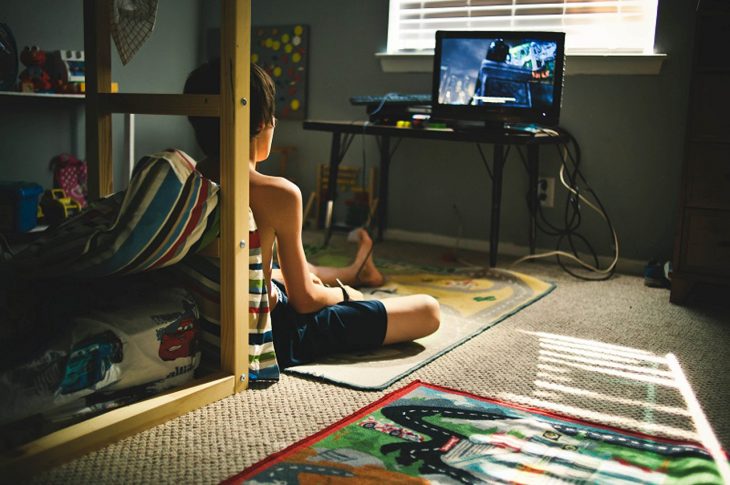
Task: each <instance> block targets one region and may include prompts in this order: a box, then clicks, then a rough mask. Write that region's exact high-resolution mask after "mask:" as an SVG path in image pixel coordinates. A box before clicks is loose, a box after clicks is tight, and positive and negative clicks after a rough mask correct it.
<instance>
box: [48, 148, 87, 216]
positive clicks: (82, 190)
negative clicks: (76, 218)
mask: <svg viewBox="0 0 730 485" xmlns="http://www.w3.org/2000/svg"><path fill="white" fill-rule="evenodd" d="M48 168H49V169H50V170H52V171H53V186H54V187H55V188H57V189H63V190H64V192H65V193H66V196H68V197H71V198H72V199H73V200H75V201H76V202H77V203H78V205H79V206H80V207H81V208H84V207H86V193H87V185H86V180H87V177H88V175H87V168H86V162H84V161H82V160H79V159H78V158H76V157H75V156H73V155H71V154H70V153H61V154H60V155H56V156H55V157H53V158H52V159H51V162H50V164H49V167H48Z"/></svg>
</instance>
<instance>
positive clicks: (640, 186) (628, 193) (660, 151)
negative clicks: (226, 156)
mask: <svg viewBox="0 0 730 485" xmlns="http://www.w3.org/2000/svg"><path fill="white" fill-rule="evenodd" d="M694 3H695V2H689V1H681V2H675V1H669V0H662V1H661V2H660V4H661V5H660V7H659V14H658V22H657V23H658V26H657V34H656V48H657V51H658V52H664V53H667V54H668V60H667V61H666V62H665V64H664V66H663V68H662V71H661V73H660V74H659V75H652V76H627V75H621V76H619V75H616V76H578V75H576V76H570V75H569V76H568V77H567V79H566V81H565V92H564V99H563V109H562V116H561V125H562V126H564V127H565V128H567V129H568V130H570V131H571V132H572V133H573V134H574V135H575V137H576V138H577V140H578V141H579V143H580V146H581V149H582V153H583V164H582V166H583V168H584V173H585V175H586V177H587V179H588V181H589V183H590V184H591V186H592V187H593V188H594V189H595V191H596V192H597V194H598V195H599V197H600V198H601V201H602V202H603V203H604V205H605V207H606V208H607V210H608V213H609V215H610V217H611V219H612V221H613V222H614V224H615V226H616V229H617V231H618V234H619V241H620V247H621V252H622V255H623V256H624V257H627V258H632V259H638V260H646V259H649V258H651V257H661V258H669V257H670V256H671V251H672V247H673V235H674V226H675V213H676V209H677V199H678V194H679V181H680V172H681V162H682V157H683V150H684V148H683V147H684V134H685V120H684V118H685V113H686V108H687V92H688V82H689V78H688V72H689V63H690V44H691V35H692V18H693V11H694ZM253 9H254V10H253V23H254V25H276V24H281V25H286V24H292V23H305V24H308V25H310V27H311V43H310V46H311V53H310V54H311V55H310V59H309V69H310V70H309V103H308V116H309V118H312V119H336V120H356V119H360V120H362V119H364V118H365V112H364V109H363V108H362V107H355V106H351V105H350V103H349V97H350V96H352V95H355V94H384V93H386V92H389V91H400V92H416V93H421V92H422V93H427V92H430V86H431V78H430V74H394V73H383V72H382V70H381V69H380V65H379V63H378V61H377V60H376V59H375V57H374V56H373V53H375V52H381V51H384V50H385V46H386V41H387V19H388V1H387V0H368V1H367V2H363V1H360V0H317V1H316V2H315V1H308V2H302V1H299V0H268V1H266V2H254V6H253ZM568 62H569V61H568ZM567 69H568V72H569V71H570V64H569V63H568V65H567ZM275 143H280V144H291V145H296V146H297V147H298V152H297V154H296V156H295V157H294V158H295V159H294V161H293V163H290V164H289V167H291V168H290V169H289V170H291V173H292V175H293V176H294V177H295V178H296V180H297V182H298V183H299V184H300V185H301V186H302V191H303V193H304V196H305V198H306V197H307V195H308V194H309V192H310V191H311V190H312V188H313V187H314V174H315V166H316V165H317V164H319V163H325V162H327V161H328V157H329V143H330V136H329V135H328V134H325V133H321V132H308V131H304V130H302V128H301V123H298V122H293V121H291V122H281V123H280V124H279V127H277V132H276V137H275ZM484 148H485V149H486V150H485V151H486V152H487V153H491V151H490V147H488V146H487V147H484ZM541 153H542V160H543V161H544V163H542V167H541V171H542V172H543V173H544V174H545V175H557V171H558V169H559V164H558V160H559V159H558V157H557V152H556V151H555V150H554V149H552V148H544V149H543V150H542V152H541ZM366 155H367V156H366V159H367V163H368V164H377V156H378V154H377V151H376V148H375V145H374V144H373V142H372V141H369V142H368V143H366ZM344 163H347V164H354V165H361V164H362V142H361V141H360V140H356V141H355V142H354V143H353V146H352V147H351V149H350V151H349V153H348V156H347V158H346V159H345V162H344ZM272 166H273V167H272V171H274V172H275V166H276V162H275V161H274V162H273V163H272ZM504 180H505V192H504V196H503V209H502V226H501V227H502V234H501V238H500V239H501V241H503V242H505V241H509V242H513V243H515V244H519V245H523V246H525V245H526V244H527V209H526V203H525V193H526V188H527V187H526V174H525V172H524V169H523V167H522V164H521V162H520V159H519V157H518V156H517V154H516V153H512V154H511V155H510V158H509V160H508V163H507V167H506V172H505V179H504ZM559 194H560V192H559ZM390 197H391V200H390V204H389V207H388V212H389V215H388V227H390V228H398V229H404V230H409V231H415V232H428V233H435V234H439V235H446V236H452V237H455V236H457V234H458V233H459V232H460V228H459V222H458V221H459V219H461V221H462V224H463V227H462V228H461V232H462V235H463V237H465V238H471V239H482V240H486V239H488V224H489V213H488V209H489V201H490V189H489V186H488V179H487V176H486V173H485V170H484V167H483V165H482V162H481V160H480V157H479V153H478V151H477V149H476V147H475V146H474V145H471V144H461V143H446V142H435V141H416V140H404V141H403V142H402V144H401V145H400V148H399V149H398V152H397V153H396V155H395V157H394V159H393V163H392V167H391V187H390ZM457 211H458V214H459V215H460V217H457V216H456V214H457ZM547 215H548V217H551V218H552V219H553V220H554V221H555V222H558V221H560V220H561V216H562V212H561V210H560V209H547ZM581 228H582V229H584V230H583V231H582V232H583V234H584V235H585V236H586V237H587V238H588V239H589V240H590V241H591V243H592V244H594V246H595V247H596V248H597V249H598V250H599V252H600V253H601V254H604V255H610V254H612V252H611V249H610V246H609V244H608V243H609V234H608V232H607V229H606V227H605V225H604V224H603V222H602V220H601V219H599V217H598V216H596V215H593V213H590V212H589V211H588V210H587V209H585V208H584V222H583V225H582V226H581ZM538 243H539V245H540V246H543V247H552V246H553V245H554V244H555V241H554V239H552V238H548V237H544V236H543V237H541V238H540V239H539V241H538Z"/></svg>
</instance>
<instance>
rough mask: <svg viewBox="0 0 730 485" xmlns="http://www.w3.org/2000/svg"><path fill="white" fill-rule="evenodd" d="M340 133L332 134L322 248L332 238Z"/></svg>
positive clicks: (339, 159)
mask: <svg viewBox="0 0 730 485" xmlns="http://www.w3.org/2000/svg"><path fill="white" fill-rule="evenodd" d="M341 137H342V133H340V132H338V131H334V132H332V147H331V148H330V173H329V178H328V181H327V202H326V206H325V216H324V228H325V234H324V246H327V245H328V244H329V242H330V238H331V237H332V212H333V210H334V205H335V198H336V197H337V172H338V170H339V168H340V161H341V158H340V139H341Z"/></svg>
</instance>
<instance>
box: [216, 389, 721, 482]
mask: <svg viewBox="0 0 730 485" xmlns="http://www.w3.org/2000/svg"><path fill="white" fill-rule="evenodd" d="M244 481H245V482H246V483H281V484H284V483H297V484H299V483H341V482H343V483H344V481H348V483H350V482H352V483H420V484H425V483H454V484H457V483H523V484H532V483H626V484H629V483H646V484H648V483H657V484H658V483H707V484H710V483H722V479H721V477H720V473H719V471H718V467H717V464H716V462H715V461H714V460H713V458H712V456H711V455H710V453H709V452H708V451H707V450H706V449H705V448H704V447H703V446H701V445H699V444H697V443H692V442H680V441H674V440H664V439H659V438H656V437H652V436H648V435H640V434H635V433H630V432H627V431H624V430H621V429H618V428H608V427H605V426H600V425H597V424H592V423H588V422H579V421H576V420H573V419H570V418H565V417H562V416H559V415H556V414H552V413H548V412H545V411H542V410H539V409H533V408H526V407H522V406H518V405H513V404H508V403H505V402H500V401H495V400H492V399H488V398H484V397H481V396H477V395H474V394H469V393H465V392H461V391H457V390H453V389H448V388H445V387H440V386H435V385H432V384H426V383H423V382H419V381H415V382H413V383H411V384H409V385H408V386H406V387H404V388H402V389H400V390H398V391H395V392H393V393H390V394H388V395H386V396H385V397H383V398H382V399H380V400H379V401H376V402H374V403H372V404H370V405H369V406H367V407H365V408H363V409H361V410H360V411H358V412H356V413H355V414H353V415H351V416H348V417H347V418H345V419H344V420H342V421H340V422H339V423H336V424H334V425H332V426H330V427H329V428H326V429H324V430H322V431H320V432H319V433H317V434H315V435H312V436H310V437H308V438H305V439H304V440H302V441H300V442H299V443H296V444H294V445H292V446H290V447H289V448H287V449H285V450H283V451H282V452H279V453H276V454H274V455H272V456H270V457H268V458H266V459H264V460H263V461H261V462H259V463H257V464H256V465H253V466H252V467H250V468H248V469H247V470H244V471H243V472H242V473H241V474H239V475H236V476H234V477H231V478H230V479H228V480H227V481H226V482H224V483H243V482H244Z"/></svg>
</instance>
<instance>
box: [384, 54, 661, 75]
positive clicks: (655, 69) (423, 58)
mask: <svg viewBox="0 0 730 485" xmlns="http://www.w3.org/2000/svg"><path fill="white" fill-rule="evenodd" d="M375 57H377V58H378V59H379V60H380V67H381V69H382V70H383V72H400V73H402V72H422V73H426V72H429V73H430V72H432V71H433V54H431V53H411V54H388V53H387V52H379V53H376V54H375ZM666 58H667V55H666V54H569V55H567V56H566V61H565V73H566V75H568V76H577V75H656V74H659V72H660V71H661V69H662V64H663V63H664V60H665V59H666Z"/></svg>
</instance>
